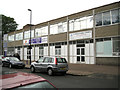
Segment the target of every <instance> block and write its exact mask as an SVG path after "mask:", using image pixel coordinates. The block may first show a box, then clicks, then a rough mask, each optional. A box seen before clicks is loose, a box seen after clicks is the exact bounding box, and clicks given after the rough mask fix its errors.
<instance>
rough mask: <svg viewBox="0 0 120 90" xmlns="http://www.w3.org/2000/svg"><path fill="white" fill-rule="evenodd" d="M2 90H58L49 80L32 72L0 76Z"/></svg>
mask: <svg viewBox="0 0 120 90" xmlns="http://www.w3.org/2000/svg"><path fill="white" fill-rule="evenodd" d="M0 80H1V81H2V84H0V90H6V89H7V90H24V89H25V90H29V89H30V90H35V89H37V90H38V89H40V90H47V89H52V90H57V88H56V87H55V86H54V85H53V84H52V83H50V82H49V81H48V80H46V79H44V78H42V77H41V76H37V75H34V74H30V73H23V72H17V73H11V74H5V75H1V76H0Z"/></svg>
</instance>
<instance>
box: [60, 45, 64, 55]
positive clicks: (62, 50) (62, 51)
mask: <svg viewBox="0 0 120 90" xmlns="http://www.w3.org/2000/svg"><path fill="white" fill-rule="evenodd" d="M61 55H62V56H64V55H65V46H64V45H62V46H61Z"/></svg>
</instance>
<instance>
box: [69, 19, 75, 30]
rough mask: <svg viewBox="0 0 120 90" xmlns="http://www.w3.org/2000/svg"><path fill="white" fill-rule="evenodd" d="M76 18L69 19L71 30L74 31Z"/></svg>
mask: <svg viewBox="0 0 120 90" xmlns="http://www.w3.org/2000/svg"><path fill="white" fill-rule="evenodd" d="M73 27H74V20H70V21H69V31H73V30H74V28H73Z"/></svg>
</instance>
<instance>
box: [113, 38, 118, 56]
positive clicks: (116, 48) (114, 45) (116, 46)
mask: <svg viewBox="0 0 120 90" xmlns="http://www.w3.org/2000/svg"><path fill="white" fill-rule="evenodd" d="M113 54H114V55H120V37H116V38H113Z"/></svg>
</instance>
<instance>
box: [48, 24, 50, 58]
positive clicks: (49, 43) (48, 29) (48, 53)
mask: <svg viewBox="0 0 120 90" xmlns="http://www.w3.org/2000/svg"><path fill="white" fill-rule="evenodd" d="M49 37H50V23H49V22H48V56H50V43H49V42H50V41H49V40H50V39H49Z"/></svg>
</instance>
